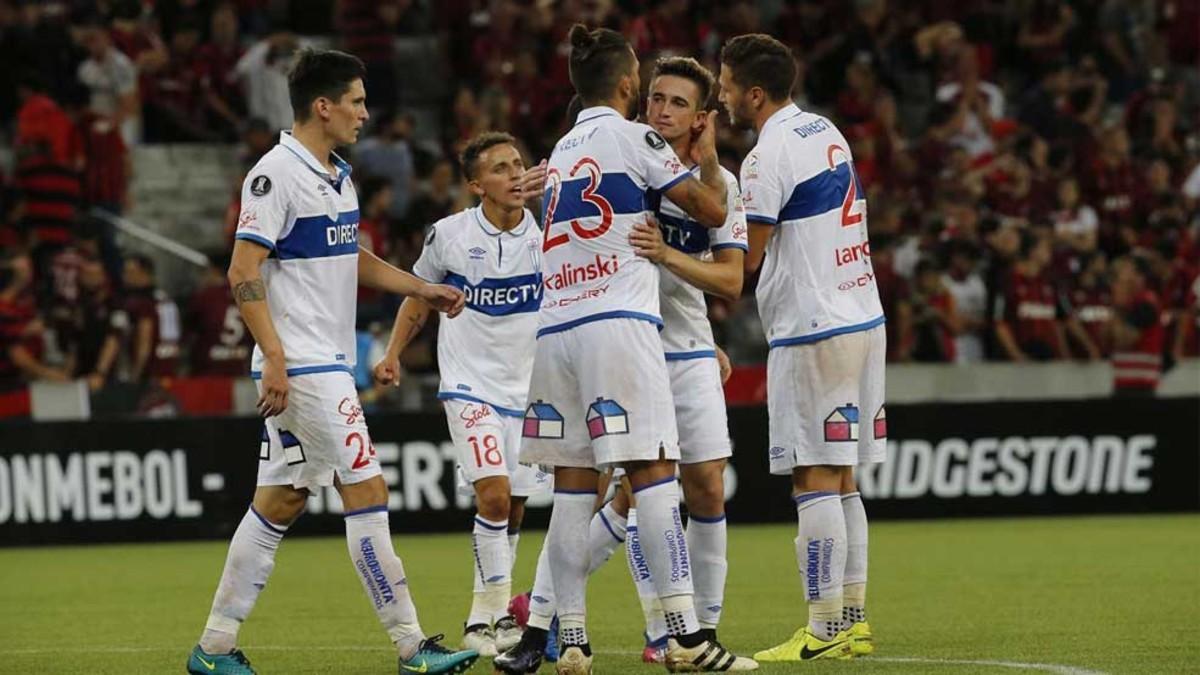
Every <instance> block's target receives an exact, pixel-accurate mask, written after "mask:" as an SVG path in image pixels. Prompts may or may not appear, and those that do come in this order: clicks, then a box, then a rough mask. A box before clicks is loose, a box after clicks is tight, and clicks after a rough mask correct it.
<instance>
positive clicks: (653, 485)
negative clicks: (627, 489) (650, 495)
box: [633, 476, 675, 494]
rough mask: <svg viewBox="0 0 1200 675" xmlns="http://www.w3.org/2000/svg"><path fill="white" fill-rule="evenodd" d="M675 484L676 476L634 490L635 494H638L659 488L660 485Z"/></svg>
mask: <svg viewBox="0 0 1200 675" xmlns="http://www.w3.org/2000/svg"><path fill="white" fill-rule="evenodd" d="M674 482H675V476H669V477H667V478H663V479H662V480H656V481H654V482H653V483H647V484H646V485H643V486H641V487H635V488H633V493H634V494H637V493H639V492H641V491H642V490H649V489H650V488H652V487H657V486H659V485H666V484H667V483H674Z"/></svg>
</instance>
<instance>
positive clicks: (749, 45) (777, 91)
mask: <svg viewBox="0 0 1200 675" xmlns="http://www.w3.org/2000/svg"><path fill="white" fill-rule="evenodd" d="M721 63H722V64H724V65H725V66H727V67H728V68H729V70H730V74H731V75H732V76H733V81H734V82H736V83H738V85H739V86H742V87H745V88H746V89H749V88H750V87H760V88H761V89H762V90H763V91H765V92H766V93H767V97H768V98H769V99H771V100H772V101H774V102H776V103H778V102H781V101H786V100H787V99H789V98H791V96H792V86H793V85H794V84H795V82H796V61H795V59H794V58H793V57H792V50H791V49H788V47H787V45H785V44H783V43H782V42H780V41H779V40H776V39H775V38H773V37H771V36H770V35H765V34H763V33H752V34H750V35H740V36H738V37H735V38H733V39H732V40H730V41H729V42H726V43H725V46H724V47H722V48H721Z"/></svg>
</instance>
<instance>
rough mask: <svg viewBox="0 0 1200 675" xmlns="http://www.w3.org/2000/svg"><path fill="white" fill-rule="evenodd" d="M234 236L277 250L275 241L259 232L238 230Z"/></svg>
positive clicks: (269, 249)
mask: <svg viewBox="0 0 1200 675" xmlns="http://www.w3.org/2000/svg"><path fill="white" fill-rule="evenodd" d="M233 238H234V239H241V240H243V241H249V242H253V243H255V244H258V245H259V246H263V247H265V248H266V249H267V250H268V251H274V250H275V242H273V241H271V240H270V239H267V238H266V237H264V236H262V235H259V234H252V233H250V232H238V233H237V234H235V235H233Z"/></svg>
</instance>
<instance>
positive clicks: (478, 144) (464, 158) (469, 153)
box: [458, 131, 517, 180]
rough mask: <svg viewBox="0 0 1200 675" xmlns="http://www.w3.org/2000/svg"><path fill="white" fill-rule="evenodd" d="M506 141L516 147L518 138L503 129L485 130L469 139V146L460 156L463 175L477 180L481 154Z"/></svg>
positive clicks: (468, 178) (459, 162)
mask: <svg viewBox="0 0 1200 675" xmlns="http://www.w3.org/2000/svg"><path fill="white" fill-rule="evenodd" d="M506 143H507V144H509V145H512V146H514V147H515V146H516V145H517V139H515V138H513V137H512V135H511V134H506V133H504V132H503V131H485V132H483V133H481V134H479V135H478V136H476V137H475V138H472V139H471V140H470V141H468V142H467V147H465V148H463V151H462V154H461V155H459V157H458V164H459V166H461V167H462V172H463V176H464V177H466V179H467V180H475V172H476V171H478V170H479V156H480V155H482V154H483V153H484V152H487V151H488V150H489V149H491V148H494V147H496V146H497V145H504V144H506Z"/></svg>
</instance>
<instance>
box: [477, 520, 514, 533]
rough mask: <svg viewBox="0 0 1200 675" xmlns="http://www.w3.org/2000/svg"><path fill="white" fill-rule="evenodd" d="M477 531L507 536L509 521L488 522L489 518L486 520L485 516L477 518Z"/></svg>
mask: <svg viewBox="0 0 1200 675" xmlns="http://www.w3.org/2000/svg"><path fill="white" fill-rule="evenodd" d="M475 529H476V530H480V531H486V532H489V533H491V532H494V533H498V534H504V535H505V536H507V533H508V521H507V520H488V519H487V518H484V517H483V516H475Z"/></svg>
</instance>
